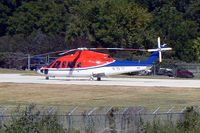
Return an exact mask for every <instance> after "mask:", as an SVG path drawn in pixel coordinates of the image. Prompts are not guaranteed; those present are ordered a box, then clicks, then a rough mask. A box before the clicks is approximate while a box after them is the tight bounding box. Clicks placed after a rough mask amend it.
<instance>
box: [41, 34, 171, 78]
mask: <svg viewBox="0 0 200 133" xmlns="http://www.w3.org/2000/svg"><path fill="white" fill-rule="evenodd" d="M171 49H172V48H167V47H165V44H164V45H162V46H161V45H160V37H158V48H156V49H128V48H77V49H71V50H68V51H66V52H63V53H61V54H60V55H64V56H62V57H60V58H58V59H56V60H55V61H54V62H52V63H51V64H50V65H48V66H44V67H42V68H41V69H40V70H39V73H42V74H44V75H45V77H46V79H49V77H90V79H92V80H93V79H94V78H95V77H96V78H97V80H98V81H100V80H101V77H103V76H110V75H117V74H123V73H129V72H136V71H142V70H149V69H151V67H152V66H153V65H154V63H155V62H156V61H157V60H158V59H159V61H160V62H161V61H162V55H161V52H162V51H166V50H171ZM93 50H132V51H133V50H137V51H147V52H153V53H152V55H151V57H149V59H148V60H147V61H145V62H142V61H120V60H115V59H113V58H111V57H110V56H109V54H104V53H100V52H95V51H93ZM72 51H76V52H75V54H72V55H65V54H67V53H69V52H72Z"/></svg>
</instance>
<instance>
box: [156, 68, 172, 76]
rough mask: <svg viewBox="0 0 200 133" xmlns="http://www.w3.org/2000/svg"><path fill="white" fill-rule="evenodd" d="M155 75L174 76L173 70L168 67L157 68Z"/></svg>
mask: <svg viewBox="0 0 200 133" xmlns="http://www.w3.org/2000/svg"><path fill="white" fill-rule="evenodd" d="M157 75H165V76H169V77H174V73H173V70H172V69H170V68H159V69H158V71H157Z"/></svg>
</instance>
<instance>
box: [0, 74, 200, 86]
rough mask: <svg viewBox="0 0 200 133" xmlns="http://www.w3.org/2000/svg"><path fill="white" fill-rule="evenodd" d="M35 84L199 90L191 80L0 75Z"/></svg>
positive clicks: (197, 82)
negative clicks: (48, 77) (188, 88)
mask: <svg viewBox="0 0 200 133" xmlns="http://www.w3.org/2000/svg"><path fill="white" fill-rule="evenodd" d="M6 82H7V83H36V84H72V85H73V84H74V85H116V86H151V87H152V86H157V87H159V86H160V87H190V88H200V80H191V79H142V78H107V77H105V78H104V77H103V78H102V80H101V81H96V80H93V81H91V80H89V78H88V77H86V78H80V77H78V78H77V77H56V78H53V77H52V78H50V79H49V80H46V79H45V77H44V76H24V75H20V74H0V83H6Z"/></svg>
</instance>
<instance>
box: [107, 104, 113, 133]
mask: <svg viewBox="0 0 200 133" xmlns="http://www.w3.org/2000/svg"><path fill="white" fill-rule="evenodd" d="M112 108H113V107H110V108H109V109H108V110H107V111H106V114H105V133H108V130H107V128H108V127H107V120H108V113H109V112H110V111H111V110H112Z"/></svg>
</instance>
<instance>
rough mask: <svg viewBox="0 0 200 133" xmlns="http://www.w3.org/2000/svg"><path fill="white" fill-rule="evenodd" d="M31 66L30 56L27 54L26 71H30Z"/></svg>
mask: <svg viewBox="0 0 200 133" xmlns="http://www.w3.org/2000/svg"><path fill="white" fill-rule="evenodd" d="M30 66H31V56H30V54H28V70H29V71H30V68H31V67H30Z"/></svg>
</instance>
